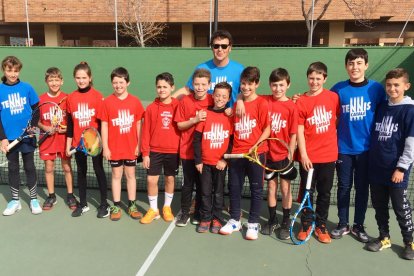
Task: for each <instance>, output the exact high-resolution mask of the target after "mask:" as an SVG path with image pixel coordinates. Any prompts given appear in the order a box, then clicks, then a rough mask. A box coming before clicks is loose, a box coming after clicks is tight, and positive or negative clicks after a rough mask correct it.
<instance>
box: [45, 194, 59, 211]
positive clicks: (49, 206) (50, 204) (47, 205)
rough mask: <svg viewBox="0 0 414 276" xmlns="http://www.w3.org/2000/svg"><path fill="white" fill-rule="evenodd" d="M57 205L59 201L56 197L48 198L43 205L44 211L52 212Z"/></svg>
mask: <svg viewBox="0 0 414 276" xmlns="http://www.w3.org/2000/svg"><path fill="white" fill-rule="evenodd" d="M56 203H57V199H56V197H55V196H48V197H47V198H46V200H45V202H44V203H43V207H42V209H43V210H50V209H52V208H53V206H54V205H55V204H56Z"/></svg>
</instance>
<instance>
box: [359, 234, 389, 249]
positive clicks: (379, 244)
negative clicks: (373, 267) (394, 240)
mask: <svg viewBox="0 0 414 276" xmlns="http://www.w3.org/2000/svg"><path fill="white" fill-rule="evenodd" d="M390 247H391V240H390V238H388V237H385V238H381V237H380V238H378V239H375V240H373V241H371V242H369V243H367V245H366V246H365V249H366V250H368V251H372V252H378V251H381V250H383V249H385V248H390Z"/></svg>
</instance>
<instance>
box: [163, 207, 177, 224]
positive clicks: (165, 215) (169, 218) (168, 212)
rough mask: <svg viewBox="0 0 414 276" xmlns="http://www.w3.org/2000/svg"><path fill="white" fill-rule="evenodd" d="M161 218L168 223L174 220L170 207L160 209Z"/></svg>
mask: <svg viewBox="0 0 414 276" xmlns="http://www.w3.org/2000/svg"><path fill="white" fill-rule="evenodd" d="M162 218H163V219H164V220H165V221H167V222H170V221H173V220H174V214H173V212H172V210H171V207H170V206H164V207H162Z"/></svg>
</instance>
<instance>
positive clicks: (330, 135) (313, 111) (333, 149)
mask: <svg viewBox="0 0 414 276" xmlns="http://www.w3.org/2000/svg"><path fill="white" fill-rule="evenodd" d="M296 105H297V106H298V111H299V122H298V124H299V125H303V126H304V135H305V143H306V152H307V153H308V157H309V159H310V160H311V161H312V162H313V163H327V162H333V161H336V160H337V159H338V141H337V136H336V120H337V118H338V115H339V98H338V95H337V94H336V93H334V92H332V91H329V90H326V89H324V90H323V91H322V92H321V93H320V94H318V95H316V96H308V95H307V94H305V95H303V96H301V97H300V98H299V99H298V100H297V102H296ZM299 159H300V156H299Z"/></svg>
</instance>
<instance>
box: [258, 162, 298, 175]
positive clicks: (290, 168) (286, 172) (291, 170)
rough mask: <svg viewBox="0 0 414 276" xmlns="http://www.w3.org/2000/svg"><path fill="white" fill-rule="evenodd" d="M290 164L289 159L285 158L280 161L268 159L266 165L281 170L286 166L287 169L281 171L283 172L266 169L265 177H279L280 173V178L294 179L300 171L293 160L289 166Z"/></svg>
mask: <svg viewBox="0 0 414 276" xmlns="http://www.w3.org/2000/svg"><path fill="white" fill-rule="evenodd" d="M288 164H289V159H288V158H285V159H283V160H280V161H275V162H273V161H271V160H269V159H268V161H267V162H266V167H268V168H270V169H275V170H280V169H283V168H286V169H285V170H283V171H281V172H272V171H268V170H266V171H265V179H266V180H272V179H273V178H275V177H277V176H278V175H280V178H283V179H286V180H294V179H295V178H296V177H297V175H298V171H297V169H296V168H295V167H294V166H293V162H292V164H291V165H289V166H288V167H287V165H288Z"/></svg>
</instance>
